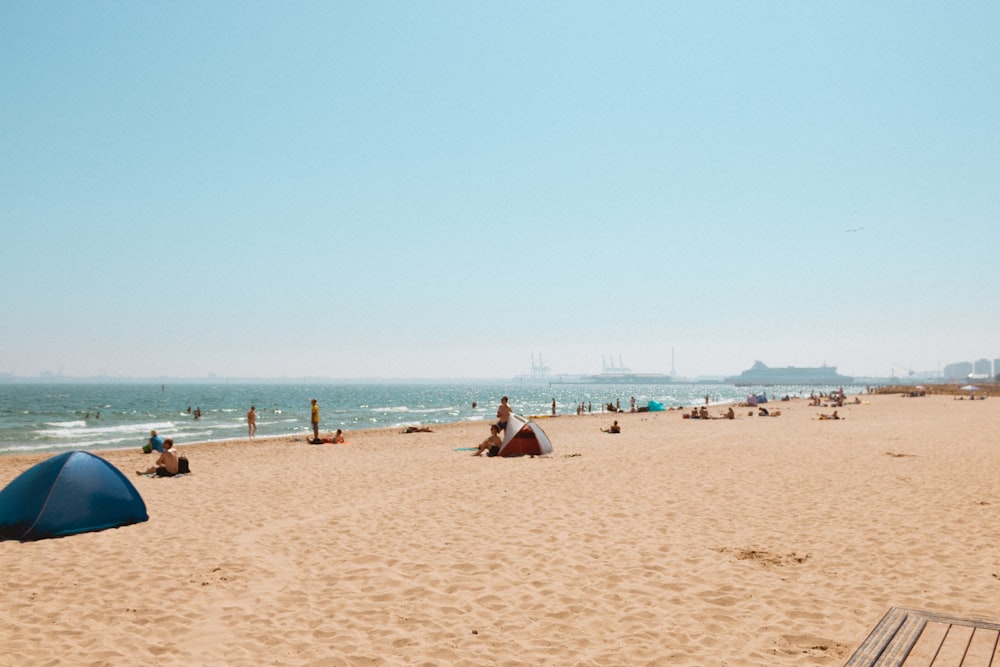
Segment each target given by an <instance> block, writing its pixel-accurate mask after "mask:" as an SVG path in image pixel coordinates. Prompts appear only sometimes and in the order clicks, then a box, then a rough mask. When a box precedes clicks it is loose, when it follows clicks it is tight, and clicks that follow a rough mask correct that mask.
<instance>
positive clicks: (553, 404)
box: [552, 398, 556, 417]
mask: <svg viewBox="0 0 1000 667" xmlns="http://www.w3.org/2000/svg"><path fill="white" fill-rule="evenodd" d="M552 416H553V417H555V416H556V399H554V398H553V399H552Z"/></svg>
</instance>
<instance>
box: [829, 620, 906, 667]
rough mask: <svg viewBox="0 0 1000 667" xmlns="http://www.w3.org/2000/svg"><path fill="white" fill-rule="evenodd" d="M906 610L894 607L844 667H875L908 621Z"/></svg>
mask: <svg viewBox="0 0 1000 667" xmlns="http://www.w3.org/2000/svg"><path fill="white" fill-rule="evenodd" d="M906 618H907V613H906V610H905V609H899V608H897V607H892V608H891V609H889V611H887V612H886V614H885V616H883V617H882V619H881V620H880V621H879V622H878V625H876V626H875V628H874V629H872V631H871V632H870V633H869V634H868V637H866V638H865V640H864V641H863V642H862V643H861V646H859V647H858V650H856V651H855V652H854V655H852V656H851V658H850V660H848V661H847V663H846V664H845V665H844V667H873V665H875V664H876V663H877V662H878V660H879V659H880V658H881V657H882V654H883V653H884V652H885V650H886V647H887V646H889V645H890V644H891V643H892V641H893V638H894V637H895V636H896V633H897V631H898V630H899V629H900V626H902V625H903V623H904V622H905V621H906Z"/></svg>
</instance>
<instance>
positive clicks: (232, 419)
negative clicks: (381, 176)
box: [0, 380, 831, 455]
mask: <svg viewBox="0 0 1000 667" xmlns="http://www.w3.org/2000/svg"><path fill="white" fill-rule="evenodd" d="M821 389H824V388H817V390H821ZM825 389H826V390H830V389H831V388H825ZM803 391H804V393H805V394H806V395H808V393H809V390H808V389H805V390H804V388H803V387H795V388H789V387H785V388H783V387H774V388H768V389H767V393H768V395H769V396H784V395H786V394H791V395H800V394H801V392H803ZM748 393H750V391H749V390H748V389H747V388H745V387H735V386H733V385H725V384H681V383H678V384H659V385H640V384H637V385H620V384H615V385H600V384H598V385H591V384H588V385H575V384H548V383H545V382H537V381H518V380H513V381H511V382H509V383H503V384H500V383H482V384H477V383H385V384H346V383H345V384H320V383H316V384H306V383H303V384H275V383H241V382H225V381H220V382H218V383H197V384H194V383H192V384H173V383H164V384H126V383H110V384H85V383H66V384H59V383H43V382H34V383H12V384H0V455H4V454H18V453H46V452H51V453H57V452H63V451H69V450H76V449H84V450H94V449H119V448H129V447H136V448H139V447H141V446H142V445H143V444H144V443H145V442H146V440H147V439H148V438H149V432H150V431H151V430H153V429H155V430H156V431H157V432H158V433H159V434H160V435H162V436H163V437H169V438H173V439H174V441H175V442H176V443H177V444H178V445H181V444H188V443H195V442H210V441H217V440H230V439H236V438H246V437H247V426H246V413H247V410H249V409H250V406H251V405H254V406H256V408H257V415H258V416H257V426H258V430H257V435H258V437H268V436H282V435H295V434H306V433H308V432H310V425H309V417H310V399H312V398H315V399H317V401H318V402H319V405H320V430H321V431H322V432H327V431H334V430H336V429H338V428H340V429H343V430H344V431H351V430H355V429H368V428H402V427H405V426H432V425H434V424H443V423H450V422H457V421H475V420H482V421H489V420H492V419H493V418H494V416H495V415H496V408H497V404H498V403H499V402H500V398H501V397H502V396H504V395H507V396H509V397H510V404H511V406H512V407H513V408H514V411H515V412H516V413H518V414H523V415H539V414H545V415H547V414H551V409H552V399H553V398H555V399H556V405H557V412H558V414H574V413H575V412H576V406H577V405H579V404H580V403H585V404H587V405H588V406H592V410H593V411H594V412H600V410H601V406H602V405H603V404H606V403H614V402H618V401H620V403H621V406H622V407H623V408H624V409H626V410H627V409H628V408H629V405H630V400H631V398H632V397H635V399H636V405H637V406H640V407H641V406H646V405H647V404H648V402H649V401H650V400H655V401H658V402H660V403H662V404H663V405H664V406H665V407H668V408H669V407H681V406H687V407H690V406H693V405H701V404H703V403H704V401H705V396H706V395H707V396H709V400H710V402H711V403H713V404H724V403H729V402H734V401H740V400H743V399H744V398H746V396H747V394H748ZM757 393H760V390H757ZM198 410H200V411H201V417H200V418H199V419H195V417H194V414H195V413H196V412H197V411H198Z"/></svg>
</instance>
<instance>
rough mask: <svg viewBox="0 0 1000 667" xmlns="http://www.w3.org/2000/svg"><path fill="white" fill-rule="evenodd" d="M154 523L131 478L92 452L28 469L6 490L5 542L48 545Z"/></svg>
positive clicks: (2, 505)
mask: <svg viewBox="0 0 1000 667" xmlns="http://www.w3.org/2000/svg"><path fill="white" fill-rule="evenodd" d="M148 519H149V515H148V514H147V513H146V503H145V502H143V500H142V496H140V495H139V492H138V491H136V490H135V487H134V486H132V482H130V481H128V479H126V478H125V475H123V474H122V473H121V471H119V470H118V468H116V467H114V466H113V465H111V464H110V463H108V462H107V461H105V460H104V459H102V458H101V457H99V456H94V455H93V454H91V453H89V452H84V451H76V452H66V453H65V454H59V455H57V456H53V457H52V458H50V459H46V460H45V461H42V462H41V463H38V464H36V465H34V466H32V467H31V468H28V469H27V470H25V471H24V472H23V473H21V474H20V475H19V476H18V477H17V478H15V479H14V480H13V481H12V482H11V483H10V484H8V485H7V486H6V487H5V488H4V489H3V491H0V539H4V540H21V541H22V542H27V541H29V540H43V539H46V538H49V537H62V536H64V535H75V534H77V533H86V532H89V531H95V530H104V529H106V528H117V527H118V526H127V525H129V524H132V523H141V522H143V521H146V520H148Z"/></svg>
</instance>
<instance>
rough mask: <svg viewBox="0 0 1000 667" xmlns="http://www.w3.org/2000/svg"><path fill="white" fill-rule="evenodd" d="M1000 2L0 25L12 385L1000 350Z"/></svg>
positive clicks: (287, 6)
mask: <svg viewBox="0 0 1000 667" xmlns="http://www.w3.org/2000/svg"><path fill="white" fill-rule="evenodd" d="M998 31H1000V3H997V2H993V1H984V2H977V1H970V2H958V3H940V2H921V1H917V2H914V1H912V0H907V1H905V2H896V1H892V0H889V1H886V2H875V3H873V2H868V1H864V2H851V1H844V2H801V1H800V0H795V1H789V2H714V1H711V0H708V1H706V2H670V1H663V2H588V1H585V0H584V1H572V2H569V1H567V2H563V1H559V0H554V1H551V2H534V1H533V2H517V1H509V2H507V1H505V2H478V1H473V2H468V1H465V0H463V1H456V2H451V1H432V2H380V1H372V2H369V1H365V2H332V1H323V2H305V1H295V0H292V1H290V2H244V1H240V2H228V1H225V0H219V1H217V2H210V3H203V2H185V1H177V2H159V3H156V2H133V3H128V2H108V1H97V2H59V1H52V2H27V1H20V0H12V1H9V2H3V3H0V234H2V237H0V238H2V242H0V284H2V287H3V289H2V290H0V314H2V315H0V317H2V320H0V373H11V374H14V375H19V376H34V375H37V374H40V373H41V374H44V373H55V374H62V375H66V376H94V375H109V376H128V377H205V376H209V375H212V374H214V375H218V376H225V377H275V378H278V377H304V376H312V377H327V378H333V379H337V378H344V379H347V378H506V377H512V376H514V375H517V374H521V373H529V372H530V370H531V364H532V359H533V358H534V360H535V361H536V363H537V362H538V360H539V359H540V360H541V361H542V362H543V363H544V364H545V365H546V366H547V367H549V368H550V369H551V371H552V373H598V372H600V371H601V370H602V363H603V361H604V360H613V361H614V363H616V364H617V363H618V362H619V360H620V361H621V363H622V364H623V365H624V366H626V367H628V368H630V369H631V370H633V371H635V372H649V373H661V372H662V373H665V372H671V371H672V370H673V371H676V373H677V374H678V375H682V376H688V377H695V376H704V375H728V374H737V373H739V372H740V371H742V370H744V369H746V368H749V367H750V366H751V365H752V363H753V362H754V361H755V360H761V361H763V362H764V363H766V364H768V365H770V366H788V365H793V366H818V365H821V364H824V363H825V364H829V365H832V366H836V367H837V368H838V371H839V372H841V373H843V374H845V375H854V376H862V375H881V376H886V375H890V374H897V375H898V374H901V373H903V372H904V370H903V369H909V370H914V371H924V370H935V369H936V370H940V369H941V367H942V366H943V365H944V364H948V363H952V362H955V361H971V360H975V359H979V358H983V357H986V358H990V359H993V358H1000V335H998V332H1000V307H998V304H997V297H996V293H995V292H994V289H995V285H994V283H995V271H994V268H995V265H996V261H997V258H998V254H1000V252H998V251H1000V40H998V39H997V38H996V36H997V34H998Z"/></svg>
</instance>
